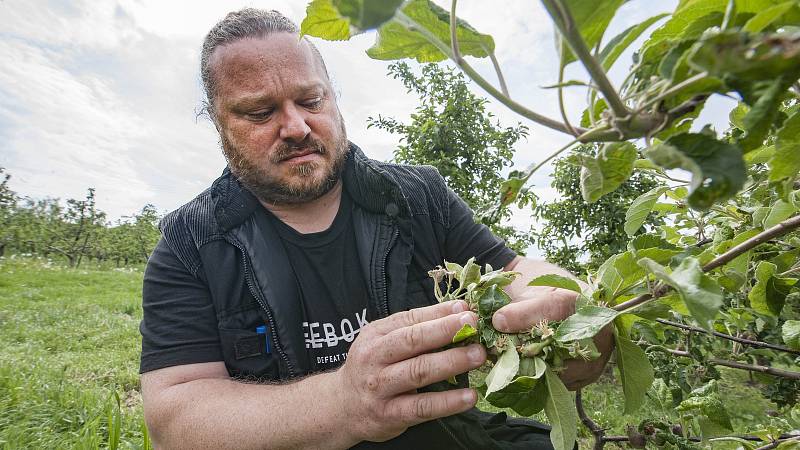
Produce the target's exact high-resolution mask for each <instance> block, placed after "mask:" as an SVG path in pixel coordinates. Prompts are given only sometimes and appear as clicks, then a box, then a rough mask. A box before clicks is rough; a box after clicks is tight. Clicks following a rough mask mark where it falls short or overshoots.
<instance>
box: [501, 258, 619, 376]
mask: <svg viewBox="0 0 800 450" xmlns="http://www.w3.org/2000/svg"><path fill="white" fill-rule="evenodd" d="M504 270H507V271H511V270H513V271H516V272H520V273H521V275H520V276H518V277H517V278H516V279H515V280H514V281H513V282H512V283H511V284H510V285H508V286H507V287H506V289H505V290H506V292H507V293H508V295H509V296H510V297H511V304H508V305H506V306H504V307H502V308H500V309H499V310H497V312H496V313H495V314H494V315H493V316H492V325H494V327H495V328H496V329H497V330H499V331H503V332H508V333H512V332H518V331H523V330H530V329H531V327H532V326H533V325H536V324H537V323H539V321H541V320H542V319H547V320H563V319H566V318H567V317H569V316H570V315H572V314H573V313H574V312H575V300H576V299H577V294H576V293H575V292H572V291H570V290H567V289H559V288H554V287H549V286H528V282H529V281H531V280H532V279H534V278H536V277H538V276H540V275H546V274H557V275H562V276H565V277H568V278H572V279H575V277H574V276H573V275H572V274H571V273H569V272H568V271H567V270H564V269H562V268H561V267H558V266H556V265H554V264H550V263H548V262H546V261H538V260H533V259H529V258H523V257H520V256H517V257H516V258H514V260H513V261H511V262H510V263H508V264H507V265H506V266H505V267H504ZM575 280H576V281H577V282H578V284H580V285H581V287H585V286H586V283H584V282H582V281H580V280H577V279H575ZM594 341H595V345H597V349H598V350H599V351H600V353H601V354H602V355H601V356H600V357H599V358H597V359H595V360H593V361H583V360H578V359H572V360H569V361H567V362H566V369H565V370H564V372H562V373H561V374H560V376H561V379H562V380H563V381H564V383H565V384H566V385H567V387H568V388H570V389H572V390H575V389H580V388H581V387H583V386H586V385H587V384H589V383H592V382H594V381H595V380H597V378H598V377H599V376H600V375H601V374H602V373H603V368H604V367H605V365H606V363H607V362H608V358H609V357H610V356H611V350H612V348H613V343H614V342H613V341H614V339H613V334H612V331H611V327H610V326H608V327H606V328H604V329H603V330H602V331H601V332H600V333H599V334H598V335H597V336H595V339H594Z"/></svg>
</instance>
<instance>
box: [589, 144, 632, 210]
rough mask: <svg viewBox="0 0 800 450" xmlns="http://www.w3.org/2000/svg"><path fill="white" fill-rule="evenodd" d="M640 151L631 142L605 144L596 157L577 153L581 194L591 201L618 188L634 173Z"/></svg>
mask: <svg viewBox="0 0 800 450" xmlns="http://www.w3.org/2000/svg"><path fill="white" fill-rule="evenodd" d="M637 155H638V153H637V151H636V147H634V145H633V144H631V143H630V142H613V143H608V144H606V145H604V146H603V148H602V149H601V150H600V152H599V154H598V155H597V157H596V158H592V157H591V156H586V155H575V156H576V159H577V160H578V161H579V162H580V164H581V166H583V167H581V194H582V195H583V199H584V200H586V201H587V202H589V203H592V202H595V201H597V200H598V199H599V198H600V197H602V196H603V195H605V194H608V193H609V192H612V191H614V190H615V189H617V188H618V187H619V186H620V185H621V184H622V183H624V182H625V181H626V180H627V179H628V178H630V176H631V173H633V162H634V161H636V157H637Z"/></svg>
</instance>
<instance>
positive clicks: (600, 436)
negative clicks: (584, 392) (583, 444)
mask: <svg viewBox="0 0 800 450" xmlns="http://www.w3.org/2000/svg"><path fill="white" fill-rule="evenodd" d="M575 408H576V409H577V410H578V417H580V418H581V423H583V425H584V426H585V427H586V428H588V429H589V431H591V432H592V435H593V436H594V446H592V449H593V450H603V447H604V446H605V445H606V439H605V434H606V432H605V430H603V429H602V428H600V425H598V424H597V423H596V422H595V421H594V420H592V418H591V417H589V415H588V414H586V410H585V409H584V408H583V397H582V396H581V391H580V389H578V391H576V392H575Z"/></svg>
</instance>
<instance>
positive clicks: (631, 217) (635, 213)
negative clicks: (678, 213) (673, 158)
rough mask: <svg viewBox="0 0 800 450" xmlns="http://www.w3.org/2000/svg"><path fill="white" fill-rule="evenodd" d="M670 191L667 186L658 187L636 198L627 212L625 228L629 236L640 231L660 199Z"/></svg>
mask: <svg viewBox="0 0 800 450" xmlns="http://www.w3.org/2000/svg"><path fill="white" fill-rule="evenodd" d="M668 190H669V187H667V186H658V187H655V188H653V189H651V190H649V191H647V192H645V193H644V194H642V195H640V196H638V197H636V199H635V200H634V201H633V203H631V206H630V208H628V211H626V212H625V227H624V228H625V233H627V234H628V236H633V235H634V234H636V232H637V231H639V228H641V226H642V224H643V223H644V221H645V220H646V219H647V216H648V215H649V214H650V212H651V211H652V210H653V206H654V205H655V204H656V201H657V200H658V198H659V197H661V195H662V194H663V193H664V192H666V191H668Z"/></svg>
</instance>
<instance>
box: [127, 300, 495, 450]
mask: <svg viewBox="0 0 800 450" xmlns="http://www.w3.org/2000/svg"><path fill="white" fill-rule="evenodd" d="M466 310H467V305H466V303H464V302H455V303H451V302H448V303H442V304H438V305H433V306H429V307H425V308H418V309H414V310H411V311H406V312H401V313H397V314H393V315H391V316H389V317H387V318H385V319H381V320H377V321H374V322H372V323H370V324H368V325H366V326H365V327H364V328H362V330H361V332H360V333H359V335H358V337H357V338H356V340H355V341H354V342H353V345H352V346H351V348H350V351H349V354H348V358H347V360H346V362H345V364H344V365H343V366H342V367H341V368H340V369H338V370H336V371H334V372H327V373H321V374H317V375H313V376H310V377H307V378H304V379H302V380H300V381H296V382H293V383H286V384H272V385H270V384H267V385H264V384H247V383H242V382H238V381H235V380H232V379H230V378H229V377H228V373H227V370H226V369H225V367H224V364H223V363H222V362H211V363H200V364H188V365H182V366H173V367H168V368H163V369H158V370H154V371H152V372H147V373H145V374H144V375H142V395H143V399H144V409H145V419H146V421H147V425H148V429H149V430H150V432H151V435H152V439H153V441H154V443H155V444H156V446H157V447H161V448H219V449H233V448H236V449H245V448H266V447H269V448H291V449H298V448H347V447H350V446H353V445H355V444H356V443H358V442H360V441H363V440H369V441H385V440H388V439H391V438H393V437H395V436H397V435H399V434H400V433H402V432H403V431H405V430H406V429H407V428H408V427H409V426H412V425H416V424H418V423H422V422H425V421H428V420H432V419H436V418H439V417H445V416H449V415H452V414H456V413H459V412H463V411H466V410H468V409H470V408H471V407H473V406H474V405H475V402H476V401H477V395H476V393H475V391H474V390H472V389H456V390H451V391H445V392H426V393H417V392H416V389H417V388H420V387H423V386H427V385H429V384H431V383H434V382H437V381H442V380H445V379H448V378H450V377H451V376H455V375H457V374H460V373H463V372H466V371H469V370H471V369H473V368H476V367H478V366H480V365H481V364H483V362H484V361H485V359H486V353H485V351H484V350H483V348H482V347H481V346H479V345H477V344H476V345H472V346H468V347H459V348H452V349H448V350H444V351H439V352H433V353H428V352H431V351H434V350H438V349H440V348H442V347H443V346H445V345H447V344H448V343H450V341H451V339H452V337H453V335H454V334H455V333H456V332H457V331H458V330H459V329H460V328H461V327H462V325H463V324H464V323H470V324H472V325H473V326H474V325H475V322H476V316H475V315H474V314H473V313H471V312H467V311H466Z"/></svg>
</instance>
